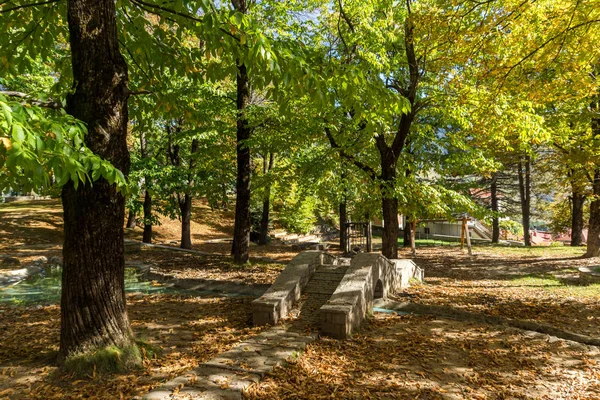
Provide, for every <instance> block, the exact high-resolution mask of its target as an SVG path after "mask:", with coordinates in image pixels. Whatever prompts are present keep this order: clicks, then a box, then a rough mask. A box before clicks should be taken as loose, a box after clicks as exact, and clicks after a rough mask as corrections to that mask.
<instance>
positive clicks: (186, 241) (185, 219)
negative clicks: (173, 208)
mask: <svg viewBox="0 0 600 400" xmlns="http://www.w3.org/2000/svg"><path fill="white" fill-rule="evenodd" d="M179 211H180V213H181V246H179V247H181V248H182V249H188V250H191V249H192V236H191V223H192V196H190V195H189V194H188V193H185V194H184V195H183V197H180V198H179Z"/></svg>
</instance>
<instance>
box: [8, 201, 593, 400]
mask: <svg viewBox="0 0 600 400" xmlns="http://www.w3.org/2000/svg"><path fill="white" fill-rule="evenodd" d="M232 225H233V224H232V214H231V212H227V211H215V210H211V209H210V208H209V207H207V206H206V205H205V204H204V203H202V202H198V203H197V204H196V205H195V207H194V224H193V226H192V240H193V241H194V242H195V244H194V249H195V250H200V251H204V252H208V253H215V254H221V255H214V256H205V255H191V254H185V253H176V252H173V251H169V250H156V249H143V250H142V251H138V252H134V253H128V254H127V259H128V260H129V261H132V262H143V263H147V264H152V265H153V266H154V268H155V271H156V272H157V273H159V274H163V275H165V276H172V277H177V278H180V279H209V280H219V281H233V282H238V283H246V284H268V283H271V282H272V281H273V280H274V279H275V277H276V276H277V274H278V273H279V271H280V270H281V269H282V268H283V265H285V263H286V262H288V261H289V260H290V259H291V258H292V257H293V256H294V255H295V254H296V253H297V252H298V250H297V249H294V248H292V246H290V245H285V244H281V243H273V244H271V245H269V246H266V247H258V246H252V247H251V250H250V255H251V262H250V264H249V265H248V266H245V267H238V266H234V265H233V264H232V263H231V262H230V260H229V258H228V256H227V253H228V250H229V244H228V243H227V242H218V241H219V239H226V238H229V237H231V226H232ZM178 228H179V227H178V223H177V222H176V221H175V222H169V221H167V220H163V224H162V225H161V226H159V227H156V238H157V240H158V241H162V242H165V243H169V242H170V241H173V240H176V239H178V236H179V231H178ZM127 236H128V237H129V238H131V239H139V238H141V229H139V228H136V229H135V230H129V231H128V232H127ZM215 240H217V243H214V241H215ZM61 241H62V220H61V208H60V204H59V203H58V202H56V201H46V202H29V203H10V204H2V205H0V254H4V255H8V256H11V257H16V258H18V259H19V260H20V261H21V265H23V264H26V263H27V262H30V261H31V260H33V259H34V258H35V257H37V256H40V255H44V256H47V257H50V256H60V244H61ZM207 242H210V243H207ZM583 252H584V250H583V249H582V248H570V247H550V248H532V249H525V248H501V247H475V248H474V256H473V257H469V256H468V255H467V254H466V253H465V252H463V251H461V250H460V248H458V247H456V246H447V247H419V248H418V249H417V257H416V258H415V259H414V260H415V262H416V263H417V265H419V266H420V267H422V268H424V269H425V274H426V280H425V283H424V284H418V285H415V286H413V287H411V288H410V289H409V290H407V291H406V292H404V293H401V294H399V295H398V296H397V297H396V300H398V301H408V300H409V301H411V302H414V303H419V304H423V305H433V306H441V307H446V308H452V309H459V310H463V311H468V312H471V313H472V314H474V315H489V316H495V317H505V318H512V319H519V320H524V321H532V322H536V323H538V324H543V325H551V326H553V327H555V328H557V329H560V330H563V331H569V332H573V333H578V334H580V335H585V336H588V337H596V338H598V337H600V286H599V285H592V286H580V285H578V280H577V276H578V275H577V268H578V267H580V266H589V265H592V264H593V263H597V262H598V260H587V259H582V258H581V255H582V254H583ZM401 257H406V258H408V257H409V252H404V251H403V252H402V255H401ZM10 268H17V267H10V266H0V270H2V269H4V270H6V269H10ZM4 272H6V271H4ZM127 300H128V311H129V316H130V319H131V321H132V325H133V328H134V331H135V333H136V335H137V336H138V337H139V338H140V340H143V341H144V342H146V343H148V344H149V345H151V348H153V349H155V350H156V353H157V354H150V353H148V354H147V356H146V357H145V361H144V366H143V368H141V369H139V370H134V371H130V372H126V373H121V374H104V373H100V372H96V371H91V372H90V373H89V374H87V375H84V376H74V375H72V374H66V373H64V372H61V371H60V370H58V369H57V368H56V367H55V366H54V364H53V357H54V355H55V354H56V352H57V350H58V339H59V319H60V310H59V306H58V305H56V304H37V305H26V304H25V305H24V304H21V305H11V304H6V303H0V320H1V321H2V324H0V343H1V346H0V398H1V399H4V398H8V399H76V398H97V399H119V398H123V399H130V398H135V396H140V395H142V394H143V393H145V392H147V391H148V390H150V389H152V388H154V387H157V386H159V385H160V384H161V383H162V382H164V381H165V380H166V379H169V378H172V377H174V376H177V375H179V374H181V373H183V372H185V371H186V370H188V369H190V368H193V367H194V366H195V365H197V364H198V363H200V362H203V361H205V360H208V359H209V358H211V357H213V356H214V355H216V354H217V353H219V352H222V351H225V350H227V349H229V348H231V347H232V346H233V345H234V344H235V343H237V342H239V341H240V340H242V339H244V338H246V337H248V336H251V335H253V334H256V333H258V332H259V331H260V330H261V328H256V327H251V326H250V325H249V317H250V301H251V299H250V298H241V297H237V298H224V297H207V296H204V297H198V296H186V295H174V294H152V295H145V296H142V295H139V294H130V295H128V298H127ZM284 323H285V322H284ZM245 396H246V397H247V398H250V399H277V398H296V399H329V398H351V399H363V398H373V399H394V398H398V399H415V398H418V399H600V351H599V350H598V348H596V347H592V346H587V345H584V344H582V343H578V342H570V341H566V340H562V339H557V338H555V337H552V336H548V335H544V334H541V333H536V332H532V331H527V330H521V329H516V328H512V327H509V326H505V325H490V324H487V323H485V322H483V321H478V320H476V319H466V320H461V319H460V318H459V319H446V318H440V317H434V316H418V315H395V314H380V313H375V314H374V315H373V316H372V317H371V319H370V323H369V324H368V325H367V326H366V327H365V328H364V329H362V330H361V331H360V332H359V333H358V334H356V335H355V336H353V337H352V338H351V339H349V340H345V341H338V340H333V339H329V338H322V340H319V341H317V342H315V343H313V344H311V345H309V346H308V347H307V349H306V351H305V352H304V354H302V356H301V357H298V358H295V359H293V360H289V362H288V364H287V366H285V367H281V368H277V369H275V370H274V371H273V373H271V374H270V375H268V376H267V377H266V378H265V379H264V380H262V381H261V382H260V383H258V384H257V385H255V386H252V387H250V388H249V390H248V391H247V392H246V393H245Z"/></svg>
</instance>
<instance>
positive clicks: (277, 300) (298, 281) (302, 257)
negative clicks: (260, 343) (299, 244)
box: [252, 250, 337, 326]
mask: <svg viewBox="0 0 600 400" xmlns="http://www.w3.org/2000/svg"><path fill="white" fill-rule="evenodd" d="M336 263H337V258H336V257H335V256H332V255H331V254H328V253H326V252H324V251H320V250H307V251H303V252H301V253H300V254H298V255H297V256H296V257H294V259H293V260H292V261H290V263H289V264H288V265H287V266H286V267H285V269H284V270H283V271H282V272H281V274H280V275H279V276H278V277H277V279H276V280H275V283H273V285H272V286H271V287H270V288H269V289H268V290H267V291H266V292H265V294H263V295H262V296H261V297H259V298H258V299H256V300H254V301H253V302H252V319H253V322H254V325H257V326H258V325H267V324H269V325H275V324H277V323H278V322H279V320H280V319H281V318H283V317H285V316H286V315H287V314H288V312H289V311H290V310H291V309H292V307H293V306H294V304H296V303H297V302H298V300H299V299H300V296H301V294H302V290H303V289H304V287H305V286H306V284H307V283H308V281H309V280H310V278H311V276H312V275H313V273H314V272H315V270H316V269H317V267H318V266H320V265H323V264H336Z"/></svg>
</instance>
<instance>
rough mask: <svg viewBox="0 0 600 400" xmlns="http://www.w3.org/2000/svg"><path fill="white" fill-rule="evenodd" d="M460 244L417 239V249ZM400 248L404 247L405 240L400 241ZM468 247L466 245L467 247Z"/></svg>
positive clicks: (457, 244)
mask: <svg viewBox="0 0 600 400" xmlns="http://www.w3.org/2000/svg"><path fill="white" fill-rule="evenodd" d="M459 245H460V243H458V242H447V241H444V240H435V239H416V240H415V247H421V246H459ZM398 246H404V239H398ZM465 246H466V245H465Z"/></svg>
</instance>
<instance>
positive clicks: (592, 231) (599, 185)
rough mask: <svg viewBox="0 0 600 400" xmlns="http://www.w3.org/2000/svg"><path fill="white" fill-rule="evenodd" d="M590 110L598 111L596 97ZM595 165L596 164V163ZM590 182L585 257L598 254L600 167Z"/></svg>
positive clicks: (597, 130) (596, 121)
mask: <svg viewBox="0 0 600 400" xmlns="http://www.w3.org/2000/svg"><path fill="white" fill-rule="evenodd" d="M598 68H599V67H598V66H596V76H599V74H598V72H599V71H598ZM590 108H591V110H592V111H593V112H594V113H595V114H596V115H597V114H598V112H600V99H599V98H598V97H596V98H595V99H594V101H592V104H591V107H590ZM591 125H592V134H593V135H594V137H598V136H599V135H600V118H599V117H596V118H592V124H591ZM596 165H597V164H596ZM590 180H591V181H592V182H591V183H592V190H593V194H594V197H593V198H592V202H591V203H590V222H589V227H588V239H587V251H586V253H585V257H599V256H600V169H598V168H597V167H596V169H595V170H594V176H593V178H592V179H590Z"/></svg>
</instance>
